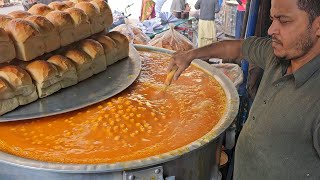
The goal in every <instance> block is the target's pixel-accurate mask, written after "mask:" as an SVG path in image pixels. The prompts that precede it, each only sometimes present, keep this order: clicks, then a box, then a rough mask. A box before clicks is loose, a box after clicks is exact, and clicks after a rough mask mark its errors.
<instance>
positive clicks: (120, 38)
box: [106, 31, 129, 60]
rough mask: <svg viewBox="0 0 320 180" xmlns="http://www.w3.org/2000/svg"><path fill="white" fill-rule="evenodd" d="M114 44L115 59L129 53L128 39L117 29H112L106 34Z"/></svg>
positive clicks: (126, 55) (124, 56)
mask: <svg viewBox="0 0 320 180" xmlns="http://www.w3.org/2000/svg"><path fill="white" fill-rule="evenodd" d="M106 35H107V36H108V37H110V38H111V39H112V40H113V41H114V42H115V44H116V48H115V49H116V58H115V59H117V60H120V59H123V58H126V57H128V55H129V40H128V38H127V37H126V36H125V35H123V34H121V33H120V32H118V31H112V32H109V33H107V34H106Z"/></svg>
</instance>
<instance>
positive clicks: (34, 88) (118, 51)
mask: <svg viewBox="0 0 320 180" xmlns="http://www.w3.org/2000/svg"><path fill="white" fill-rule="evenodd" d="M50 6H51V7H49V6H47V5H44V4H36V5H34V6H33V7H32V8H30V9H29V11H28V12H23V11H16V12H13V13H10V15H11V16H12V17H11V16H7V15H0V93H1V94H0V115H1V114H4V113H6V112H9V111H11V110H13V109H15V108H16V107H18V106H19V105H25V104H28V103H30V102H33V101H35V100H36V99H38V98H39V97H40V98H43V97H46V96H49V95H50V94H53V93H54V92H57V91H59V90H60V89H61V88H66V87H69V86H72V85H75V84H77V83H78V82H80V81H83V80H85V79H87V78H89V77H91V76H92V75H94V74H98V73H99V72H102V71H104V70H106V68H107V65H111V64H113V63H115V62H117V61H118V60H120V59H123V58H124V57H127V56H128V48H129V41H128V40H127V39H126V37H125V36H124V35H121V34H119V33H115V32H113V33H108V34H106V32H105V28H106V27H108V26H110V25H111V23H112V14H111V10H110V7H109V6H108V4H107V3H105V2H104V1H103V0H93V1H91V2H88V1H85V2H76V3H75V2H71V1H70V2H53V3H50ZM73 6H74V7H73ZM16 17H17V18H16ZM1 27H4V28H3V29H1ZM91 35H93V36H92V39H85V38H88V37H90V36H91ZM74 42H78V43H74ZM72 43H74V44H72ZM62 46H65V47H63V48H62ZM44 53H46V54H44ZM13 59H14V61H11V60H13ZM34 59H36V60H34ZM19 60H20V61H19ZM21 60H22V61H21ZM10 61H11V62H10ZM8 62H10V64H9V63H8Z"/></svg>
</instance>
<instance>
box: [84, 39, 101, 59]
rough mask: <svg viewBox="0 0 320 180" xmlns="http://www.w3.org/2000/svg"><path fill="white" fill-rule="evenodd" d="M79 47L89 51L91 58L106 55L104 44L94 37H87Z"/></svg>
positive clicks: (86, 51)
mask: <svg viewBox="0 0 320 180" xmlns="http://www.w3.org/2000/svg"><path fill="white" fill-rule="evenodd" d="M79 48H80V49H81V50H82V51H84V52H85V53H87V54H88V55H89V56H90V57H91V58H95V57H98V56H101V55H104V49H103V46H102V45H101V44H100V43H99V42H98V41H95V40H93V39H85V40H82V41H80V44H79Z"/></svg>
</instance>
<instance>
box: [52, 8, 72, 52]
mask: <svg viewBox="0 0 320 180" xmlns="http://www.w3.org/2000/svg"><path fill="white" fill-rule="evenodd" d="M46 18H47V19H48V20H49V21H51V23H52V24H53V25H54V26H55V27H56V28H57V29H58V31H59V36H60V42H61V46H66V45H69V44H71V43H73V42H74V40H75V37H74V30H75V25H74V22H73V19H72V18H71V16H70V14H69V13H67V12H62V11H51V12H49V13H48V14H47V15H46Z"/></svg>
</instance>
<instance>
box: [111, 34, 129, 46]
mask: <svg viewBox="0 0 320 180" xmlns="http://www.w3.org/2000/svg"><path fill="white" fill-rule="evenodd" d="M106 36H109V37H110V38H111V39H113V40H116V41H118V42H120V43H121V44H124V43H125V44H129V40H128V38H127V37H126V36H125V35H123V34H122V33H120V32H118V31H111V32H109V33H107V34H106Z"/></svg>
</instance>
